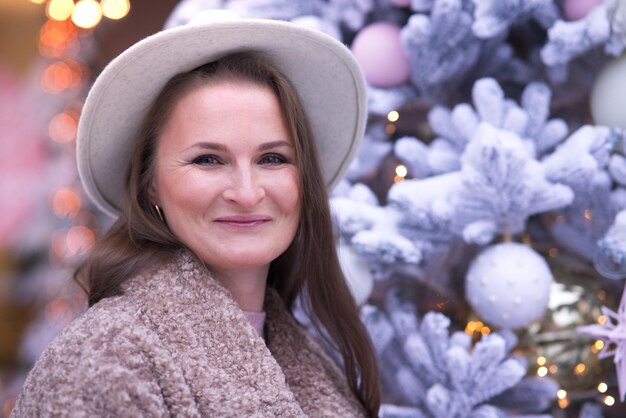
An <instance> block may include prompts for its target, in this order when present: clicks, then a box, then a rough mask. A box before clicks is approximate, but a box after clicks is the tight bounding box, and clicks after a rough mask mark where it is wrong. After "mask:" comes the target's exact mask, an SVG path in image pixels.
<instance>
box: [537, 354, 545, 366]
mask: <svg viewBox="0 0 626 418" xmlns="http://www.w3.org/2000/svg"><path fill="white" fill-rule="evenodd" d="M537 364H538V365H539V366H545V365H546V358H545V357H544V356H539V357H537Z"/></svg>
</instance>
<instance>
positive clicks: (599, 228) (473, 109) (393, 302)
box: [166, 0, 626, 418]
mask: <svg viewBox="0 0 626 418" xmlns="http://www.w3.org/2000/svg"><path fill="white" fill-rule="evenodd" d="M216 8H228V9H231V10H233V11H235V12H236V13H238V14H239V15H242V16H244V17H261V18H273V19H283V20H290V21H294V22H297V23H300V24H303V25H307V26H311V27H314V28H316V29H319V30H322V31H324V32H326V33H328V34H330V35H331V36H334V37H336V38H338V39H340V40H341V41H342V42H344V43H345V44H346V45H348V46H349V47H350V48H351V49H352V51H353V52H354V54H355V56H356V58H357V60H358V61H359V62H360V64H361V65H362V67H363V70H364V73H365V76H366V79H367V81H368V84H369V86H368V88H369V109H370V118H369V122H368V127H367V131H366V135H365V138H364V140H363V145H362V147H361V150H360V152H359V155H358V157H357V159H356V161H355V162H354V163H353V165H352V166H351V167H350V169H349V171H348V173H347V175H346V179H345V180H344V181H343V182H342V183H341V184H340V185H339V186H338V187H337V188H336V189H335V191H334V192H333V196H332V200H331V205H332V208H333V211H334V214H335V218H336V224H337V229H338V231H339V235H340V237H339V238H340V245H339V250H340V256H341V258H342V263H343V267H344V268H345V271H346V274H347V276H348V278H349V280H350V285H351V287H352V289H353V291H354V294H355V297H356V298H357V299H358V301H359V303H360V304H361V306H362V308H361V309H362V318H363V321H364V323H365V324H366V326H367V328H368V330H369V331H370V334H371V336H372V339H373V341H374V344H375V346H376V349H377V351H378V354H379V361H380V366H381V367H380V369H381V378H382V384H383V394H384V405H383V408H382V411H381V415H382V416H384V417H419V418H422V417H428V418H444V417H445V418H462V417H473V418H477V417H506V416H526V417H530V416H533V417H539V416H541V417H544V416H545V417H547V416H557V417H561V416H563V417H565V416H568V417H569V416H571V417H573V416H580V417H586V418H587V417H589V418H591V417H601V416H621V415H622V414H623V413H624V410H625V409H624V408H623V407H621V403H620V401H622V402H623V401H624V400H625V399H624V397H625V394H626V368H625V367H626V359H625V358H624V356H625V355H626V352H625V351H624V350H626V313H625V308H624V306H625V304H626V300H625V299H624V298H626V295H625V296H624V298H623V299H622V301H621V303H619V299H620V296H621V292H622V289H623V287H624V284H623V279H624V278H626V189H625V186H626V157H625V154H626V152H625V149H624V134H623V132H622V129H626V113H625V110H624V109H626V55H624V52H625V50H626V1H624V0H604V1H602V0H497V1H496V0H183V1H181V2H180V4H179V6H178V7H177V8H176V9H175V10H174V12H173V14H172V15H171V17H170V19H169V20H168V22H167V23H166V26H168V27H172V26H177V25H180V24H184V23H186V22H187V21H189V20H190V19H191V18H193V17H194V16H196V15H198V13H200V12H202V11H203V10H207V9H216ZM606 357H608V358H610V359H609V360H602V358H606ZM613 404H616V405H613Z"/></svg>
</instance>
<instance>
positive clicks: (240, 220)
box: [214, 215, 272, 228]
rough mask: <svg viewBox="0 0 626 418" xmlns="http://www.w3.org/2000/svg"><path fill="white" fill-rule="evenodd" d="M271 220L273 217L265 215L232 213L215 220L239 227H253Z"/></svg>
mask: <svg viewBox="0 0 626 418" xmlns="http://www.w3.org/2000/svg"><path fill="white" fill-rule="evenodd" d="M271 220H272V218H271V217H269V216H265V215H231V216H222V217H219V218H217V219H215V220H214V222H217V223H219V224H222V225H228V226H234V227H239V228H253V227H255V226H261V225H264V224H266V223H268V222H270V221H271Z"/></svg>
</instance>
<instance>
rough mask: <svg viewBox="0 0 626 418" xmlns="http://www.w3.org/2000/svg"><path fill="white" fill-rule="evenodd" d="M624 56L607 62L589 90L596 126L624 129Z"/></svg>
mask: <svg viewBox="0 0 626 418" xmlns="http://www.w3.org/2000/svg"><path fill="white" fill-rule="evenodd" d="M624 109H626V55H622V56H621V57H619V58H617V59H614V60H613V61H611V62H609V63H608V64H607V65H606V66H605V67H604V68H603V69H602V71H601V72H600V74H598V77H597V78H596V82H595V84H594V85H593V88H592V90H591V114H592V116H593V120H594V122H595V124H597V125H606V126H612V127H618V128H621V129H626V113H624Z"/></svg>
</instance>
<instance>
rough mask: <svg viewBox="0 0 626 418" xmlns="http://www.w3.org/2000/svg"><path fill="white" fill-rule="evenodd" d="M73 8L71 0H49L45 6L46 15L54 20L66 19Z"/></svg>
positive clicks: (70, 14)
mask: <svg viewBox="0 0 626 418" xmlns="http://www.w3.org/2000/svg"><path fill="white" fill-rule="evenodd" d="M73 10H74V1H73V0H50V2H49V3H48V5H47V6H46V16H48V17H49V18H50V19H54V20H67V19H69V18H70V16H72V11H73Z"/></svg>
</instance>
